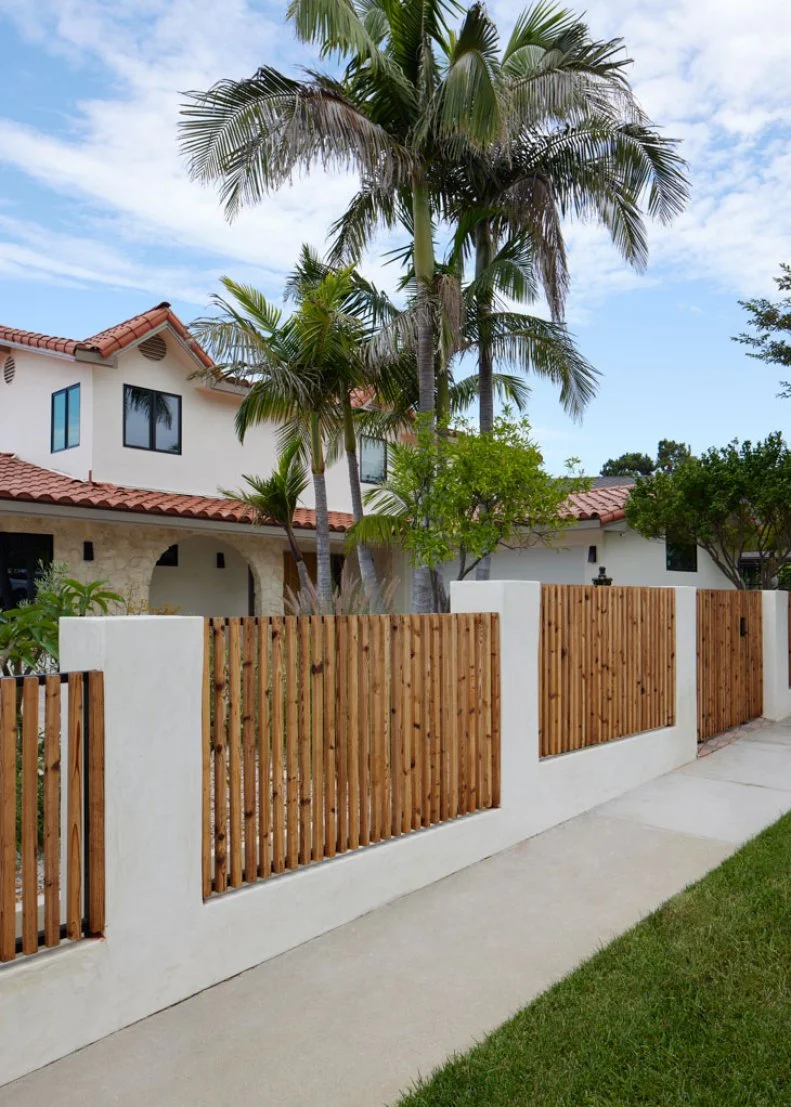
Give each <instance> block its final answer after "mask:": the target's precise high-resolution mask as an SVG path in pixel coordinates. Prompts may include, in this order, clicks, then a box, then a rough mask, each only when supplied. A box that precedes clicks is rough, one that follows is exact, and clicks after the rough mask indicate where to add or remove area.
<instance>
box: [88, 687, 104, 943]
mask: <svg viewBox="0 0 791 1107" xmlns="http://www.w3.org/2000/svg"><path fill="white" fill-rule="evenodd" d="M87 712H88V748H87V750H86V751H85V758H86V761H87V764H88V781H87V786H86V791H87V797H86V798H87V808H88V827H87V832H88V860H87V864H88V902H87V905H86V916H87V918H86V923H87V932H88V934H91V935H99V934H102V933H104V910H105V805H104V674H103V673H96V672H93V673H88V704H87Z"/></svg>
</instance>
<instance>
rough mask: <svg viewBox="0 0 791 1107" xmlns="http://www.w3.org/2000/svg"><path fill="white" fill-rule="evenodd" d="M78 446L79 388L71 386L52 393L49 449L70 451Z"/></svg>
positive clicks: (76, 385)
mask: <svg viewBox="0 0 791 1107" xmlns="http://www.w3.org/2000/svg"><path fill="white" fill-rule="evenodd" d="M79 444H80V386H79V385H78V384H72V385H71V386H70V387H69V388H61V390H60V391H59V392H53V393H52V429H51V431H50V449H51V450H52V453H53V454H54V453H57V452H58V450H71V449H72V448H73V447H74V446H79Z"/></svg>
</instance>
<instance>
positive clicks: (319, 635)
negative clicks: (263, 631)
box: [310, 615, 324, 861]
mask: <svg viewBox="0 0 791 1107" xmlns="http://www.w3.org/2000/svg"><path fill="white" fill-rule="evenodd" d="M310 705H311V757H312V762H313V766H312V770H311V778H312V779H311V786H312V788H311V795H312V798H311V819H312V830H313V834H312V849H311V853H312V857H313V860H314V861H320V860H321V859H322V858H323V857H324V624H323V622H322V620H321V617H320V616H318V615H313V616H312V617H311V620H310Z"/></svg>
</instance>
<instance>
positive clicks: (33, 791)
mask: <svg viewBox="0 0 791 1107" xmlns="http://www.w3.org/2000/svg"><path fill="white" fill-rule="evenodd" d="M19 828H20V834H21V843H20V845H21V850H20V852H21V854H22V952H23V953H35V952H36V951H37V950H38V869H37V865H36V861H37V854H38V677H26V678H25V681H24V683H23V685H22V819H21V821H20V827H19Z"/></svg>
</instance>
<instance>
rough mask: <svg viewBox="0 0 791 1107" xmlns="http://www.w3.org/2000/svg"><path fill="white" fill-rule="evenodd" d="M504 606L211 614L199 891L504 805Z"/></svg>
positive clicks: (231, 885)
mask: <svg viewBox="0 0 791 1107" xmlns="http://www.w3.org/2000/svg"><path fill="white" fill-rule="evenodd" d="M499 640H500V639H499V622H498V616H497V615H495V614H470V615H466V614H458V615H398V616H396V615H393V616H389V615H359V616H356V615H348V616H314V617H300V618H298V617H294V616H286V617H271V618H263V617H262V618H244V619H241V618H234V619H210V620H207V622H206V638H205V660H204V696H203V720H204V721H203V892H204V896H206V897H208V896H210V895H211V894H212V893H213V892H215V893H216V892H224V891H226V889H228V888H237V887H239V886H240V885H242V884H243V883H251V882H253V881H256V880H263V879H266V878H268V877H270V876H272V875H273V874H277V873H282V872H285V871H286V870H292V869H296V868H298V867H300V866H304V865H308V864H311V863H314V862H317V861H321V860H323V859H325V858H330V857H334V856H336V855H337V854H340V853H344V852H346V851H347V850H355V849H358V848H361V847H365V846H368V845H371V844H372V843H374V842H380V841H383V840H386V839H389V838H392V837H397V836H399V835H402V834H407V833H409V832H411V831H413V830H418V829H420V828H422V827H429V826H432V825H434V824H436V823H440V822H445V821H447V820H449V819H454V818H456V817H458V816H460V815H465V814H468V813H470V812H473V811H478V810H481V809H484V808H490V807H497V806H499V803H500V725H499V724H500V702H499V687H500V669H499Z"/></svg>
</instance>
